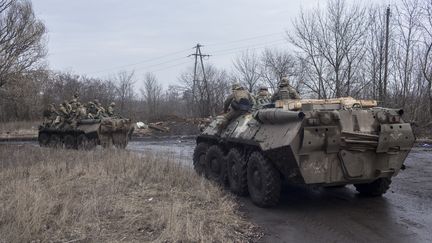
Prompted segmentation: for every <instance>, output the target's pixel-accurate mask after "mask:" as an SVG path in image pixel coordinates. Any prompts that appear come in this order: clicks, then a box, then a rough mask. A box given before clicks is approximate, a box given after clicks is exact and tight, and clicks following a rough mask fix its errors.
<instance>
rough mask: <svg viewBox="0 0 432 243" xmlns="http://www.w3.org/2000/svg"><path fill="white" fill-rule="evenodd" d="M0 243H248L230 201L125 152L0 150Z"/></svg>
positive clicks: (183, 174) (180, 169)
mask: <svg viewBox="0 0 432 243" xmlns="http://www.w3.org/2000/svg"><path fill="white" fill-rule="evenodd" d="M0 163H1V167H0V168H1V171H0V242H2V241H4V242H29V241H42V242H49V241H55V242H68V241H70V242H72V241H73V242H75V241H79V242H119V241H126V242H144V241H145V242H147V241H156V242H179V241H182V242H191V241H192V242H198V241H201V242H214V241H216V242H232V241H251V240H252V241H253V240H255V239H256V238H254V237H256V235H257V234H256V228H255V226H253V225H252V224H251V223H249V222H247V221H246V220H245V219H244V218H243V217H242V216H241V215H239V213H238V210H237V209H238V208H237V207H238V206H237V204H236V202H235V201H234V200H233V198H232V197H231V196H230V195H227V194H226V193H225V192H224V191H223V190H221V189H219V188H218V187H216V186H214V185H212V184H211V183H209V182H208V181H206V180H204V179H202V178H201V177H199V176H197V175H195V173H194V172H193V171H192V170H191V169H189V168H185V167H184V166H182V165H180V164H178V163H175V162H173V161H170V160H169V159H162V158H160V157H159V156H154V155H146V156H141V155H138V154H135V153H132V152H128V151H118V150H117V151H116V150H97V151H91V152H81V151H71V150H53V149H43V148H38V147H34V146H29V145H27V146H1V145H0Z"/></svg>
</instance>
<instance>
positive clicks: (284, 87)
mask: <svg viewBox="0 0 432 243" xmlns="http://www.w3.org/2000/svg"><path fill="white" fill-rule="evenodd" d="M286 99H300V95H299V94H298V93H297V91H296V90H295V89H294V88H293V87H292V86H291V85H289V82H288V78H287V77H283V78H282V80H281V81H280V83H279V89H278V90H277V91H276V92H275V93H274V94H273V96H272V97H271V101H272V102H275V101H276V100H286Z"/></svg>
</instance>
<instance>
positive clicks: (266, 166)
mask: <svg viewBox="0 0 432 243" xmlns="http://www.w3.org/2000/svg"><path fill="white" fill-rule="evenodd" d="M247 182H248V189H249V194H250V197H251V199H252V202H253V203H254V204H255V205H257V206H259V207H271V206H275V205H277V204H278V203H279V199H280V194H281V176H280V174H279V171H278V170H277V169H276V168H275V167H274V166H273V164H272V163H270V162H269V161H268V160H267V159H266V158H264V156H263V155H262V154H261V153H260V152H253V153H252V154H251V156H250V157H249V160H248V164H247Z"/></svg>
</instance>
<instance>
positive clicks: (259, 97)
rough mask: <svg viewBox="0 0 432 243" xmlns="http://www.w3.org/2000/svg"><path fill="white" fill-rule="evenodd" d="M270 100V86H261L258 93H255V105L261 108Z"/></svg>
mask: <svg viewBox="0 0 432 243" xmlns="http://www.w3.org/2000/svg"><path fill="white" fill-rule="evenodd" d="M270 102H271V95H270V94H269V92H268V88H267V87H266V86H261V87H260V88H259V90H258V93H257V94H256V95H255V106H256V107H257V108H259V107H261V106H262V105H264V104H267V103H270Z"/></svg>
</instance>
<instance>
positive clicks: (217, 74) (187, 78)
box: [179, 65, 229, 117]
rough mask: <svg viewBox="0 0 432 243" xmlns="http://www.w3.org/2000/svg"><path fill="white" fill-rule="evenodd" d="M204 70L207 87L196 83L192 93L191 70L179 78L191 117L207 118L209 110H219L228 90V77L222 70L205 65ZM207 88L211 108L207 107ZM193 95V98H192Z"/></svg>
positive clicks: (209, 113)
mask: <svg viewBox="0 0 432 243" xmlns="http://www.w3.org/2000/svg"><path fill="white" fill-rule="evenodd" d="M205 70H206V76H207V81H208V87H206V86H205V84H204V82H196V83H195V92H192V89H193V87H194V82H193V76H194V75H193V70H188V71H186V72H184V73H182V74H181V75H180V77H179V82H180V83H182V86H183V96H184V99H185V100H186V105H187V106H188V107H189V109H190V111H191V114H190V115H192V116H199V117H207V116H209V115H211V114H212V112H211V109H213V110H215V111H218V110H221V109H222V105H223V101H224V98H225V96H226V95H227V93H228V90H229V77H228V75H227V73H226V72H225V71H224V70H219V69H217V68H216V67H214V66H213V65H207V66H206V69H205ZM207 88H208V90H209V94H210V100H211V101H212V103H211V105H212V107H208V105H207V104H208V103H209V101H208V99H209V97H208V95H207V92H206V90H207ZM194 93H195V97H193V94H194Z"/></svg>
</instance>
